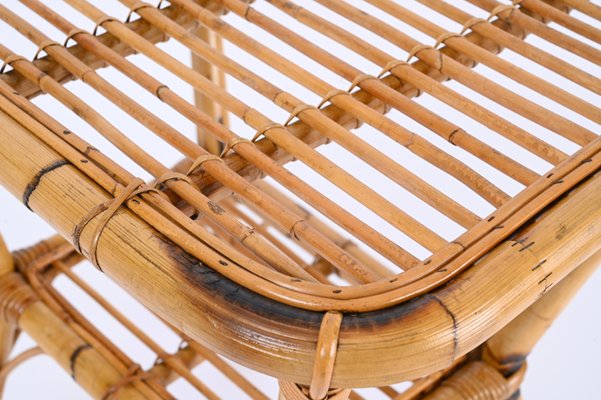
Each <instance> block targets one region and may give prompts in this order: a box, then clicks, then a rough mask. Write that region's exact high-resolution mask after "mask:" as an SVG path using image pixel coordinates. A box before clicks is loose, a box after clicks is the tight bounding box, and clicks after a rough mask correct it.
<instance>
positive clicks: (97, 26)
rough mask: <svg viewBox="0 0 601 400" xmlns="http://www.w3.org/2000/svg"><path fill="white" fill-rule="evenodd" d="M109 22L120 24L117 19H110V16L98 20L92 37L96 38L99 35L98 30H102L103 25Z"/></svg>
mask: <svg viewBox="0 0 601 400" xmlns="http://www.w3.org/2000/svg"><path fill="white" fill-rule="evenodd" d="M109 21H114V22H118V20H117V19H116V18H113V17H109V16H108V15H105V16H102V17H101V18H100V19H98V21H96V24H95V25H94V29H93V30H92V36H96V35H97V34H98V28H102V24H104V23H105V22H109Z"/></svg>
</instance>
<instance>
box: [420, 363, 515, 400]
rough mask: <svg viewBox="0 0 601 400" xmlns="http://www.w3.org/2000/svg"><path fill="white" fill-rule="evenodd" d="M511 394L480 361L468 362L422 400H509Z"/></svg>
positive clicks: (503, 381) (494, 372)
mask: <svg viewBox="0 0 601 400" xmlns="http://www.w3.org/2000/svg"><path fill="white" fill-rule="evenodd" d="M512 394H513V392H512V390H511V387H510V386H509V385H508V383H507V381H506V380H505V378H504V377H503V375H501V374H500V373H499V372H498V371H497V370H496V369H494V368H492V367H490V366H489V365H487V364H486V363H483V362H481V361H475V362H470V363H468V364H467V365H466V366H464V367H463V368H461V370H460V371H459V372H458V373H455V374H453V376H451V377H450V378H449V379H446V380H444V381H443V382H442V383H441V384H440V386H439V387H438V388H437V389H436V390H434V392H432V393H430V394H428V395H427V396H425V397H423V399H424V400H461V399H482V400H498V399H509V398H510V396H511V395H512Z"/></svg>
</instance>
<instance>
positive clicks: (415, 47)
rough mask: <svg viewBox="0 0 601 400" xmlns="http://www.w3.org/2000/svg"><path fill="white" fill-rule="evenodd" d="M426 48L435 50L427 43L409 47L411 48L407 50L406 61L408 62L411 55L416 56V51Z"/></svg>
mask: <svg viewBox="0 0 601 400" xmlns="http://www.w3.org/2000/svg"><path fill="white" fill-rule="evenodd" d="M426 49H429V50H436V49H435V48H434V47H432V46H430V45H428V44H417V45H415V46H414V47H413V48H411V50H409V53H408V54H407V60H406V61H407V62H410V61H411V59H412V58H413V57H415V56H417V53H419V52H420V51H422V50H426Z"/></svg>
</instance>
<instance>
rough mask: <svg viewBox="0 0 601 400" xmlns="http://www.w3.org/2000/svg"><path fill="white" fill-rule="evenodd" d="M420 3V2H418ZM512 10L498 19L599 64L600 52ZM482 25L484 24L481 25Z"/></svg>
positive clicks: (595, 86) (490, 0)
mask: <svg viewBox="0 0 601 400" xmlns="http://www.w3.org/2000/svg"><path fill="white" fill-rule="evenodd" d="M420 1H422V0H420ZM468 1H469V2H470V3H473V4H474V5H476V6H478V7H480V8H483V9H485V10H487V11H489V12H491V11H492V10H494V9H495V8H496V7H499V6H501V5H502V3H499V2H498V1H495V0H468ZM515 10H516V9H515V8H514V9H513V10H503V11H501V12H499V13H498V15H497V16H498V17H499V18H501V19H502V20H503V21H505V22H506V23H509V24H513V25H516V26H517V27H518V28H520V29H522V30H523V31H525V32H529V33H532V34H535V35H537V36H540V37H541V38H543V39H545V40H548V41H549V42H551V43H553V44H555V45H557V46H559V47H561V48H563V49H565V50H567V51H570V52H572V53H574V54H578V55H579V56H581V57H583V58H585V59H587V60H589V61H591V62H593V63H595V64H599V63H600V62H601V50H598V49H596V48H595V47H592V46H590V45H588V44H586V43H584V42H582V41H579V40H577V39H575V38H573V37H572V36H569V35H567V34H565V33H563V32H560V31H558V30H556V29H553V28H551V27H549V26H547V25H546V24H544V23H543V22H541V21H539V20H537V19H535V18H532V17H531V16H529V15H527V14H525V13H523V12H519V10H518V11H515ZM483 25H484V24H483ZM590 84H591V85H590V86H589V85H587V88H589V89H590V90H592V91H594V92H595V93H599V83H598V82H597V83H595V81H592V82H590Z"/></svg>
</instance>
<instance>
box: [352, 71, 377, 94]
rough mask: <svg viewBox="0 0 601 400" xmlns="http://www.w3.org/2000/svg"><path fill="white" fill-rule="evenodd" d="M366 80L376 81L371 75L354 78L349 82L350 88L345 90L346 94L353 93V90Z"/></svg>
mask: <svg viewBox="0 0 601 400" xmlns="http://www.w3.org/2000/svg"><path fill="white" fill-rule="evenodd" d="M368 79H378V78H376V77H375V76H373V75H368V74H360V75H357V76H356V77H355V79H353V81H352V82H351V86H349V88H348V89H347V90H346V91H347V93H350V92H352V91H353V89H354V88H356V87H357V86H359V85H361V82H363V81H365V80H368Z"/></svg>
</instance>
